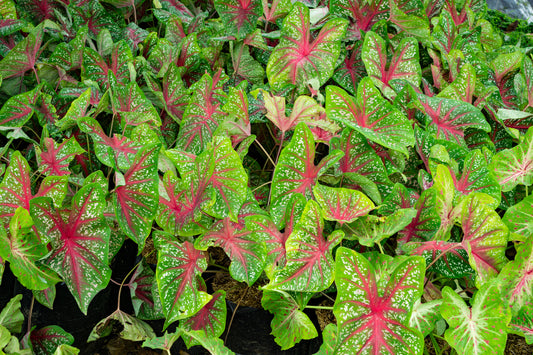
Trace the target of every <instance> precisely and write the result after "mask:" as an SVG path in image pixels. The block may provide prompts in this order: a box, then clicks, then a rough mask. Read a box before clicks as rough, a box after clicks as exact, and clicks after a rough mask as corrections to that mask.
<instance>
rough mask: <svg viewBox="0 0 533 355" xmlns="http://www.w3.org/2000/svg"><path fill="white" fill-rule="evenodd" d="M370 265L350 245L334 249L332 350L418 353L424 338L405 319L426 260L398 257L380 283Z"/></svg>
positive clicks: (421, 280)
mask: <svg viewBox="0 0 533 355" xmlns="http://www.w3.org/2000/svg"><path fill="white" fill-rule="evenodd" d="M373 264H374V263H370V262H369V261H368V260H367V259H366V258H365V257H364V256H363V255H361V254H359V253H357V252H355V251H353V250H350V249H347V248H345V247H340V248H339V249H338V250H337V256H336V262H335V283H336V285H337V290H338V294H337V299H336V300H335V305H334V308H333V313H334V314H335V318H336V319H337V326H338V340H337V346H336V349H335V353H336V354H354V353H368V354H389V353H390V354H413V355H414V354H420V353H422V349H423V345H424V343H423V337H422V335H421V334H420V333H419V332H418V331H417V330H413V329H412V328H410V327H409V319H410V316H411V311H412V309H413V306H414V303H415V301H416V300H417V299H419V298H420V296H421V295H422V287H423V284H424V273H425V265H424V259H422V258H421V257H409V258H406V259H405V260H403V261H402V262H399V263H398V265H397V266H396V267H395V268H394V269H392V270H391V271H390V273H389V274H388V275H387V277H388V281H387V280H385V281H384V282H379V274H378V273H377V272H376V270H375V268H374V266H373Z"/></svg>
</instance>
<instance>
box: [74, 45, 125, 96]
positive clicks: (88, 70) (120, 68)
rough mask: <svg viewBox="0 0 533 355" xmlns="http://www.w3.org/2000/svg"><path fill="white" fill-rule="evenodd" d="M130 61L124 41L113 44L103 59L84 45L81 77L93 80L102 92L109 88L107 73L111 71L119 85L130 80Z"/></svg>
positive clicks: (123, 84)
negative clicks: (109, 52) (107, 55)
mask: <svg viewBox="0 0 533 355" xmlns="http://www.w3.org/2000/svg"><path fill="white" fill-rule="evenodd" d="M131 61H132V54H131V50H130V47H129V46H128V45H127V44H126V42H125V41H119V42H117V43H115V44H114V45H113V51H112V52H111V54H110V55H109V57H106V58H105V59H104V58H102V57H101V56H100V54H98V52H97V51H95V50H94V49H92V48H90V47H85V49H84V53H83V65H82V67H81V68H82V72H81V75H82V78H83V80H86V79H89V80H92V81H95V82H97V83H98V85H99V86H100V89H101V90H102V92H104V91H105V90H107V89H108V88H109V82H108V80H109V78H108V73H109V72H111V73H113V75H114V77H115V78H116V80H117V81H118V82H119V84H120V85H121V86H125V85H126V84H127V83H128V82H129V81H130V70H129V68H128V64H129V63H130V62H131Z"/></svg>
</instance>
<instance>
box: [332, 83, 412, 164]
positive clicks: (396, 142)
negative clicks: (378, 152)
mask: <svg viewBox="0 0 533 355" xmlns="http://www.w3.org/2000/svg"><path fill="white" fill-rule="evenodd" d="M326 114H327V115H328V117H330V118H331V119H332V120H334V121H337V122H339V123H341V124H342V125H344V126H346V127H350V128H352V129H354V130H356V131H358V132H359V133H361V134H362V135H364V136H365V137H366V138H368V140H370V141H372V142H376V143H378V144H380V145H382V146H384V147H387V148H391V149H393V150H397V151H399V152H401V153H404V154H405V155H406V156H408V155H409V154H408V152H407V147H408V146H412V145H414V144H415V138H414V132H413V129H412V127H411V123H410V122H409V120H408V119H407V117H405V116H404V115H403V114H402V113H401V112H400V111H399V110H397V109H396V108H395V107H394V106H392V105H391V104H390V103H389V102H388V101H387V100H385V99H384V98H383V97H382V96H381V93H380V92H379V90H378V89H377V88H376V87H375V86H374V84H373V83H372V80H371V79H370V78H368V77H367V78H364V79H362V80H361V82H360V83H359V85H358V86H357V97H356V98H353V97H352V96H350V95H349V94H348V93H347V92H346V91H344V90H342V89H341V88H338V87H334V86H328V87H327V88H326Z"/></svg>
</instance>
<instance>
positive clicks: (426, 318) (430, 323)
mask: <svg viewBox="0 0 533 355" xmlns="http://www.w3.org/2000/svg"><path fill="white" fill-rule="evenodd" d="M441 304H442V300H441V299H440V300H433V301H429V302H426V303H421V302H420V300H416V302H415V304H414V306H413V313H411V319H410V320H409V326H410V327H411V328H413V329H417V330H418V331H419V332H420V333H422V335H423V336H424V337H426V336H428V335H429V334H430V333H431V332H432V331H433V329H434V328H435V324H436V323H437V321H438V320H439V319H441V318H442V317H441V315H440V312H439V311H440V305H441Z"/></svg>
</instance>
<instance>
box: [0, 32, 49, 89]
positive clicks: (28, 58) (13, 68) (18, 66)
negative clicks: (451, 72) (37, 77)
mask: <svg viewBox="0 0 533 355" xmlns="http://www.w3.org/2000/svg"><path fill="white" fill-rule="evenodd" d="M43 37H44V24H43V23H41V24H39V25H38V26H36V27H35V28H33V30H32V31H31V32H30V33H29V34H28V36H27V37H26V38H24V39H23V40H22V41H20V42H19V43H17V45H16V46H15V47H14V48H13V49H11V50H10V51H9V53H7V55H6V56H5V57H4V58H3V59H2V60H1V61H0V76H1V77H2V78H3V79H4V80H5V79H7V78H11V77H15V76H23V75H24V74H25V73H26V72H27V71H28V70H33V72H34V73H35V74H37V70H36V68H35V65H36V64H37V59H38V58H39V55H40V54H41V51H42V50H43V49H42V48H41V44H42V41H43Z"/></svg>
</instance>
